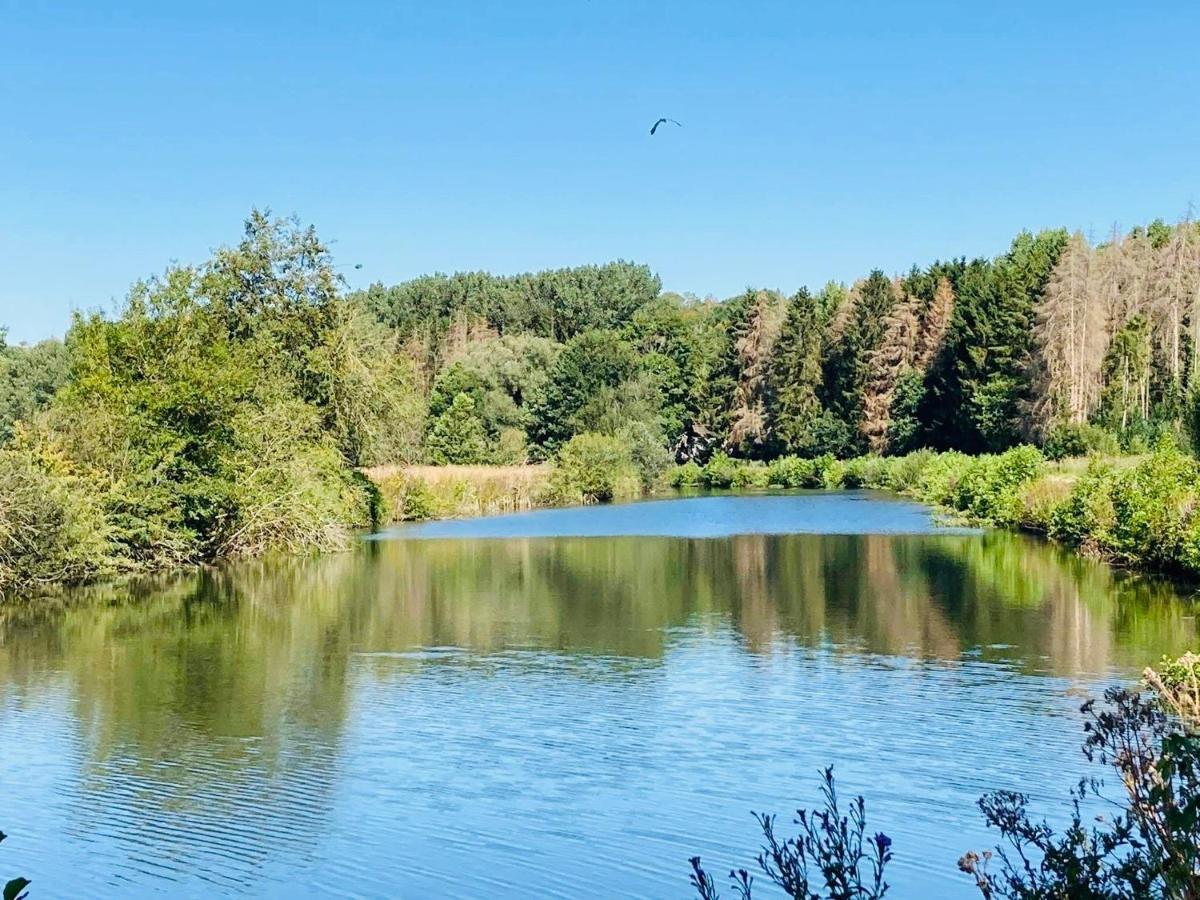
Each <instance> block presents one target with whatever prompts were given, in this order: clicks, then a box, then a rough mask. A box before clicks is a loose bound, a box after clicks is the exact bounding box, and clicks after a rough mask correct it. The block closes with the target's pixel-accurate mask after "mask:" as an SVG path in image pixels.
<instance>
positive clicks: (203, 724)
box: [0, 492, 1196, 900]
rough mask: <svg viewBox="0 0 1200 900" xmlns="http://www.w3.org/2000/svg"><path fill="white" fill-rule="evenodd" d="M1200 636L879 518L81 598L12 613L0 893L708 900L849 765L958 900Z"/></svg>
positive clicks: (575, 529)
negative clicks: (973, 859)
mask: <svg viewBox="0 0 1200 900" xmlns="http://www.w3.org/2000/svg"><path fill="white" fill-rule="evenodd" d="M1195 637H1196V620H1195V614H1194V609H1193V607H1192V606H1191V605H1190V603H1189V602H1188V601H1187V600H1186V599H1185V598H1183V597H1181V596H1180V593H1179V591H1178V589H1176V588H1175V587H1173V586H1172V585H1171V584H1170V583H1168V582H1165V581H1162V580H1156V579H1153V578H1148V577H1138V576H1134V575H1130V574H1124V573H1119V572H1116V571H1114V570H1112V569H1110V568H1108V567H1106V566H1103V565H1100V564H1097V563H1093V562H1089V561H1086V560H1083V559H1080V558H1078V557H1076V556H1074V555H1072V554H1070V553H1067V552H1065V551H1063V550H1061V549H1059V548H1056V547H1053V546H1051V545H1048V544H1046V543H1044V542H1041V541H1038V540H1035V539H1032V538H1028V537H1024V536H1020V535H1014V534H1007V533H999V532H977V531H971V530H967V529H958V530H953V529H944V528H940V527H938V526H937V525H936V524H935V522H934V521H933V519H932V518H931V516H930V514H929V512H928V511H927V510H925V509H924V508H922V507H920V506H918V505H916V504H912V503H909V502H906V501H901V500H897V499H895V498H890V497H887V496H885V495H878V494H870V493H865V492H844V493H839V494H825V493H819V492H814V493H791V494H778V495H763V496H742V497H729V496H713V497H697V498H690V499H676V500H668V501H651V502H640V503H630V504H622V505H614V506H606V507H591V508H583V509H570V510H544V511H537V512H531V513H524V514H518V515H511V516H502V517H496V518H489V519H478V520H472V521H457V522H434V523H426V524H421V525H411V526H406V527H400V528H395V529H391V530H389V531H387V532H384V533H382V534H380V535H375V536H373V537H372V538H371V539H370V540H365V541H363V542H362V545H361V546H360V547H358V548H357V549H356V550H354V551H352V552H348V553H343V554H335V555H328V556H323V557H314V558H304V559H295V558H290V559H267V560H255V561H248V562H241V563H237V564H231V565H226V566H221V567H218V568H215V569H211V570H205V571H200V572H192V573H187V574H184V575H178V576H174V577H171V578H165V579H156V580H146V581H142V582H138V583H136V584H132V585H128V584H127V585H123V586H113V585H110V586H97V587H91V588H87V589H83V590H79V591H76V592H74V593H72V594H71V595H69V596H68V597H66V598H60V599H57V600H51V601H41V602H39V603H37V604H30V605H20V604H10V605H8V606H3V607H0V746H2V747H3V750H2V751H0V787H2V796H3V798H4V803H3V809H2V811H0V828H3V829H4V831H6V832H8V833H9V834H10V838H9V840H7V841H6V842H5V843H4V845H3V847H2V848H0V874H2V875H3V876H5V877H12V876H14V875H17V874H22V875H26V876H27V877H30V878H32V879H33V885H32V890H33V894H32V900H45V898H57V897H107V896H120V897H122V898H129V897H142V896H156V895H173V896H187V897H197V896H220V895H239V894H244V895H252V896H274V897H308V896H312V897H316V896H321V897H326V896H347V897H351V896H353V897H393V896H405V897H492V898H495V897H522V898H526V897H564V898H611V897H625V896H628V897H655V898H657V897H687V896H689V890H690V889H689V887H688V883H687V877H688V862H687V860H688V857H689V856H692V855H695V854H699V855H701V856H702V857H703V858H704V861H705V864H706V865H707V866H708V867H709V868H710V869H711V870H714V871H715V873H717V874H718V875H723V873H724V872H725V871H726V870H727V869H728V868H729V867H730V866H731V865H739V866H740V865H748V864H749V863H750V862H751V860H752V858H753V856H754V854H755V853H756V851H757V848H758V846H759V835H758V832H757V828H756V825H755V822H754V821H753V819H752V818H751V814H750V813H751V810H767V811H775V812H778V813H780V814H781V816H780V818H781V821H782V822H790V818H791V813H792V811H794V810H795V808H796V807H798V806H800V805H813V804H815V803H817V802H818V800H819V797H818V778H819V771H820V769H821V768H822V767H823V766H825V765H827V764H833V765H834V766H835V771H836V774H837V777H838V781H839V784H840V786H841V788H842V790H843V793H844V794H845V796H846V797H847V798H849V797H850V796H851V795H853V794H855V793H860V792H861V793H863V794H864V795H865V796H866V798H867V815H868V825H869V826H870V828H871V830H872V831H874V830H883V831H885V832H887V833H888V834H889V835H891V836H892V838H893V840H894V849H895V854H896V859H895V862H894V864H893V866H892V868H891V869H890V873H891V878H890V880H891V882H892V884H893V888H894V894H893V896H895V897H897V898H926V897H964V898H965V897H973V896H975V893H974V889H973V888H972V887H971V886H970V884H969V882H968V879H967V878H966V877H965V876H963V875H961V874H959V873H958V872H957V871H956V869H955V861H956V860H957V859H958V857H959V856H960V855H961V854H962V853H963V852H964V851H965V850H968V849H982V848H984V847H987V846H991V844H992V843H994V841H995V835H993V834H990V833H989V832H988V831H987V830H986V829H985V828H984V827H983V824H982V820H981V818H980V816H979V813H978V811H977V809H976V808H975V805H974V804H975V800H976V799H977V798H978V797H979V795H980V794H982V793H983V792H985V791H988V790H993V789H998V788H1013V789H1021V790H1024V791H1026V792H1028V793H1030V794H1031V795H1032V796H1033V802H1034V805H1035V807H1036V808H1037V809H1039V810H1044V811H1045V812H1047V813H1049V814H1051V815H1060V814H1061V812H1062V810H1063V808H1064V807H1063V801H1064V799H1065V797H1066V792H1067V789H1068V788H1069V787H1070V786H1071V784H1073V783H1074V782H1075V781H1076V780H1077V779H1078V777H1079V776H1080V775H1082V774H1085V773H1086V772H1087V771H1088V770H1087V769H1086V764H1085V763H1084V762H1083V760H1082V756H1081V754H1080V753H1079V745H1080V743H1081V731H1080V723H1081V719H1080V716H1079V713H1078V707H1079V704H1080V703H1081V701H1082V699H1083V698H1084V697H1085V696H1088V695H1093V694H1096V693H1098V692H1099V691H1101V690H1102V689H1103V687H1104V686H1105V685H1106V684H1109V683H1111V682H1113V681H1115V680H1128V679H1133V678H1136V676H1137V674H1138V673H1139V672H1140V670H1141V668H1142V667H1143V666H1144V665H1146V664H1147V663H1151V662H1155V661H1157V660H1158V659H1159V657H1160V656H1161V655H1163V654H1164V653H1170V654H1177V653H1181V652H1183V651H1184V650H1185V649H1187V648H1188V646H1189V645H1191V646H1194V645H1195ZM721 883H722V884H723V883H724V879H723V878H721ZM768 896H769V895H768Z"/></svg>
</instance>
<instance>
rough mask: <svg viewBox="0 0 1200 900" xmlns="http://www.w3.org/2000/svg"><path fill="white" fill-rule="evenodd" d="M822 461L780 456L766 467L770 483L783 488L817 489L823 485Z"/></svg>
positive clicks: (819, 459) (820, 459)
mask: <svg viewBox="0 0 1200 900" xmlns="http://www.w3.org/2000/svg"><path fill="white" fill-rule="evenodd" d="M823 462H824V460H823V459H822V458H818V459H805V458H803V457H799V456H781V457H779V458H778V459H775V460H772V461H771V463H770V464H769V465H768V466H767V470H768V473H769V474H768V477H769V480H770V483H771V484H773V485H777V486H779V487H785V488H819V487H821V486H822V485H823V484H824V468H825V466H824V465H823Z"/></svg>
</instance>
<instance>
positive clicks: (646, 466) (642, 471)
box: [617, 422, 671, 491]
mask: <svg viewBox="0 0 1200 900" xmlns="http://www.w3.org/2000/svg"><path fill="white" fill-rule="evenodd" d="M617 440H619V441H622V442H623V443H624V444H625V446H626V447H627V448H628V450H629V458H630V460H631V461H632V462H633V466H634V468H635V469H636V470H637V473H638V477H639V479H640V480H641V485H642V489H643V490H647V491H649V490H653V489H654V488H656V487H658V486H660V485H661V484H662V481H663V476H664V475H665V474H666V472H667V469H669V468H670V467H671V453H670V451H669V450H667V448H666V447H664V446H663V438H662V433H661V432H660V431H659V430H658V429H657V428H655V427H653V426H651V425H649V424H648V423H646V422H631V423H629V424H628V425H626V426H625V427H624V428H622V429H621V430H620V431H618V432H617Z"/></svg>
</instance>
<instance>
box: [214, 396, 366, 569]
mask: <svg viewBox="0 0 1200 900" xmlns="http://www.w3.org/2000/svg"><path fill="white" fill-rule="evenodd" d="M231 430H232V433H233V439H232V442H231V447H230V448H229V451H228V452H227V453H226V455H225V456H224V457H223V465H222V469H223V473H224V474H226V478H227V481H228V484H229V485H230V487H229V488H228V490H227V492H226V493H225V498H226V500H227V502H228V503H229V508H230V514H229V517H228V520H227V523H226V524H225V527H224V528H223V529H222V530H221V531H220V532H219V533H218V535H217V539H216V548H215V549H216V553H217V554H218V555H226V556H248V555H253V554H258V553H262V552H263V551H265V550H268V549H284V550H288V551H289V552H296V551H299V550H304V549H316V550H337V549H342V548H344V547H346V546H347V545H348V543H349V541H350V538H351V535H352V533H353V531H354V530H355V529H358V528H362V527H364V526H366V525H368V524H370V521H371V514H370V497H369V494H368V492H367V491H366V490H364V488H363V486H362V484H361V482H359V481H358V480H356V479H355V478H354V474H353V472H352V471H351V470H349V469H347V468H346V467H345V463H344V460H343V458H342V456H341V454H340V453H339V452H338V450H337V447H336V446H335V445H334V443H333V439H332V438H331V437H330V436H327V435H324V434H322V432H321V429H320V424H319V422H318V420H317V417H316V414H315V412H314V411H313V410H312V408H311V407H310V406H308V405H307V404H304V403H302V402H300V401H299V400H283V401H278V402H276V403H274V404H272V405H271V406H269V407H267V408H266V409H263V410H254V409H246V410H243V411H241V412H239V413H238V414H237V415H235V416H234V418H233V421H232V422H231Z"/></svg>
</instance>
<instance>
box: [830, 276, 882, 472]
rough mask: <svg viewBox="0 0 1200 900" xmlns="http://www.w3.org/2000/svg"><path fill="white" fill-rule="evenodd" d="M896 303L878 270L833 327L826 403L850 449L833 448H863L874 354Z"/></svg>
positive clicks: (844, 450)
mask: <svg viewBox="0 0 1200 900" xmlns="http://www.w3.org/2000/svg"><path fill="white" fill-rule="evenodd" d="M895 303H896V294H895V291H894V290H893V287H892V283H891V281H889V280H888V278H887V277H886V276H885V275H884V274H883V272H881V271H879V270H878V269H876V270H875V271H874V272H872V273H871V274H870V276H869V277H868V278H867V280H866V281H864V282H863V283H862V285H861V286H857V285H856V290H854V291H852V292H851V297H850V300H849V301H848V302H847V303H846V304H845V305H844V306H843V308H842V311H841V313H842V314H841V315H839V316H837V317H835V319H834V324H833V326H832V328H831V330H832V331H833V336H832V339H833V341H834V344H833V346H832V348H831V351H830V353H829V356H828V358H827V360H826V364H825V371H824V383H823V387H822V400H823V402H824V404H825V406H826V408H827V409H828V410H829V412H830V413H832V415H833V417H834V418H835V419H837V420H838V421H839V422H840V423H841V424H842V425H843V426H844V429H845V433H846V435H847V441H846V446H843V447H837V448H830V449H831V450H834V451H836V452H841V453H851V452H854V451H856V450H859V449H861V447H862V440H861V435H860V429H861V427H862V422H863V416H864V412H865V395H866V386H867V377H868V374H869V370H870V357H871V354H872V353H873V352H874V351H875V350H876V349H877V348H878V347H879V346H880V344H881V343H882V341H883V337H884V332H885V329H886V318H887V316H888V314H889V313H891V311H892V308H893V306H895Z"/></svg>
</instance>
